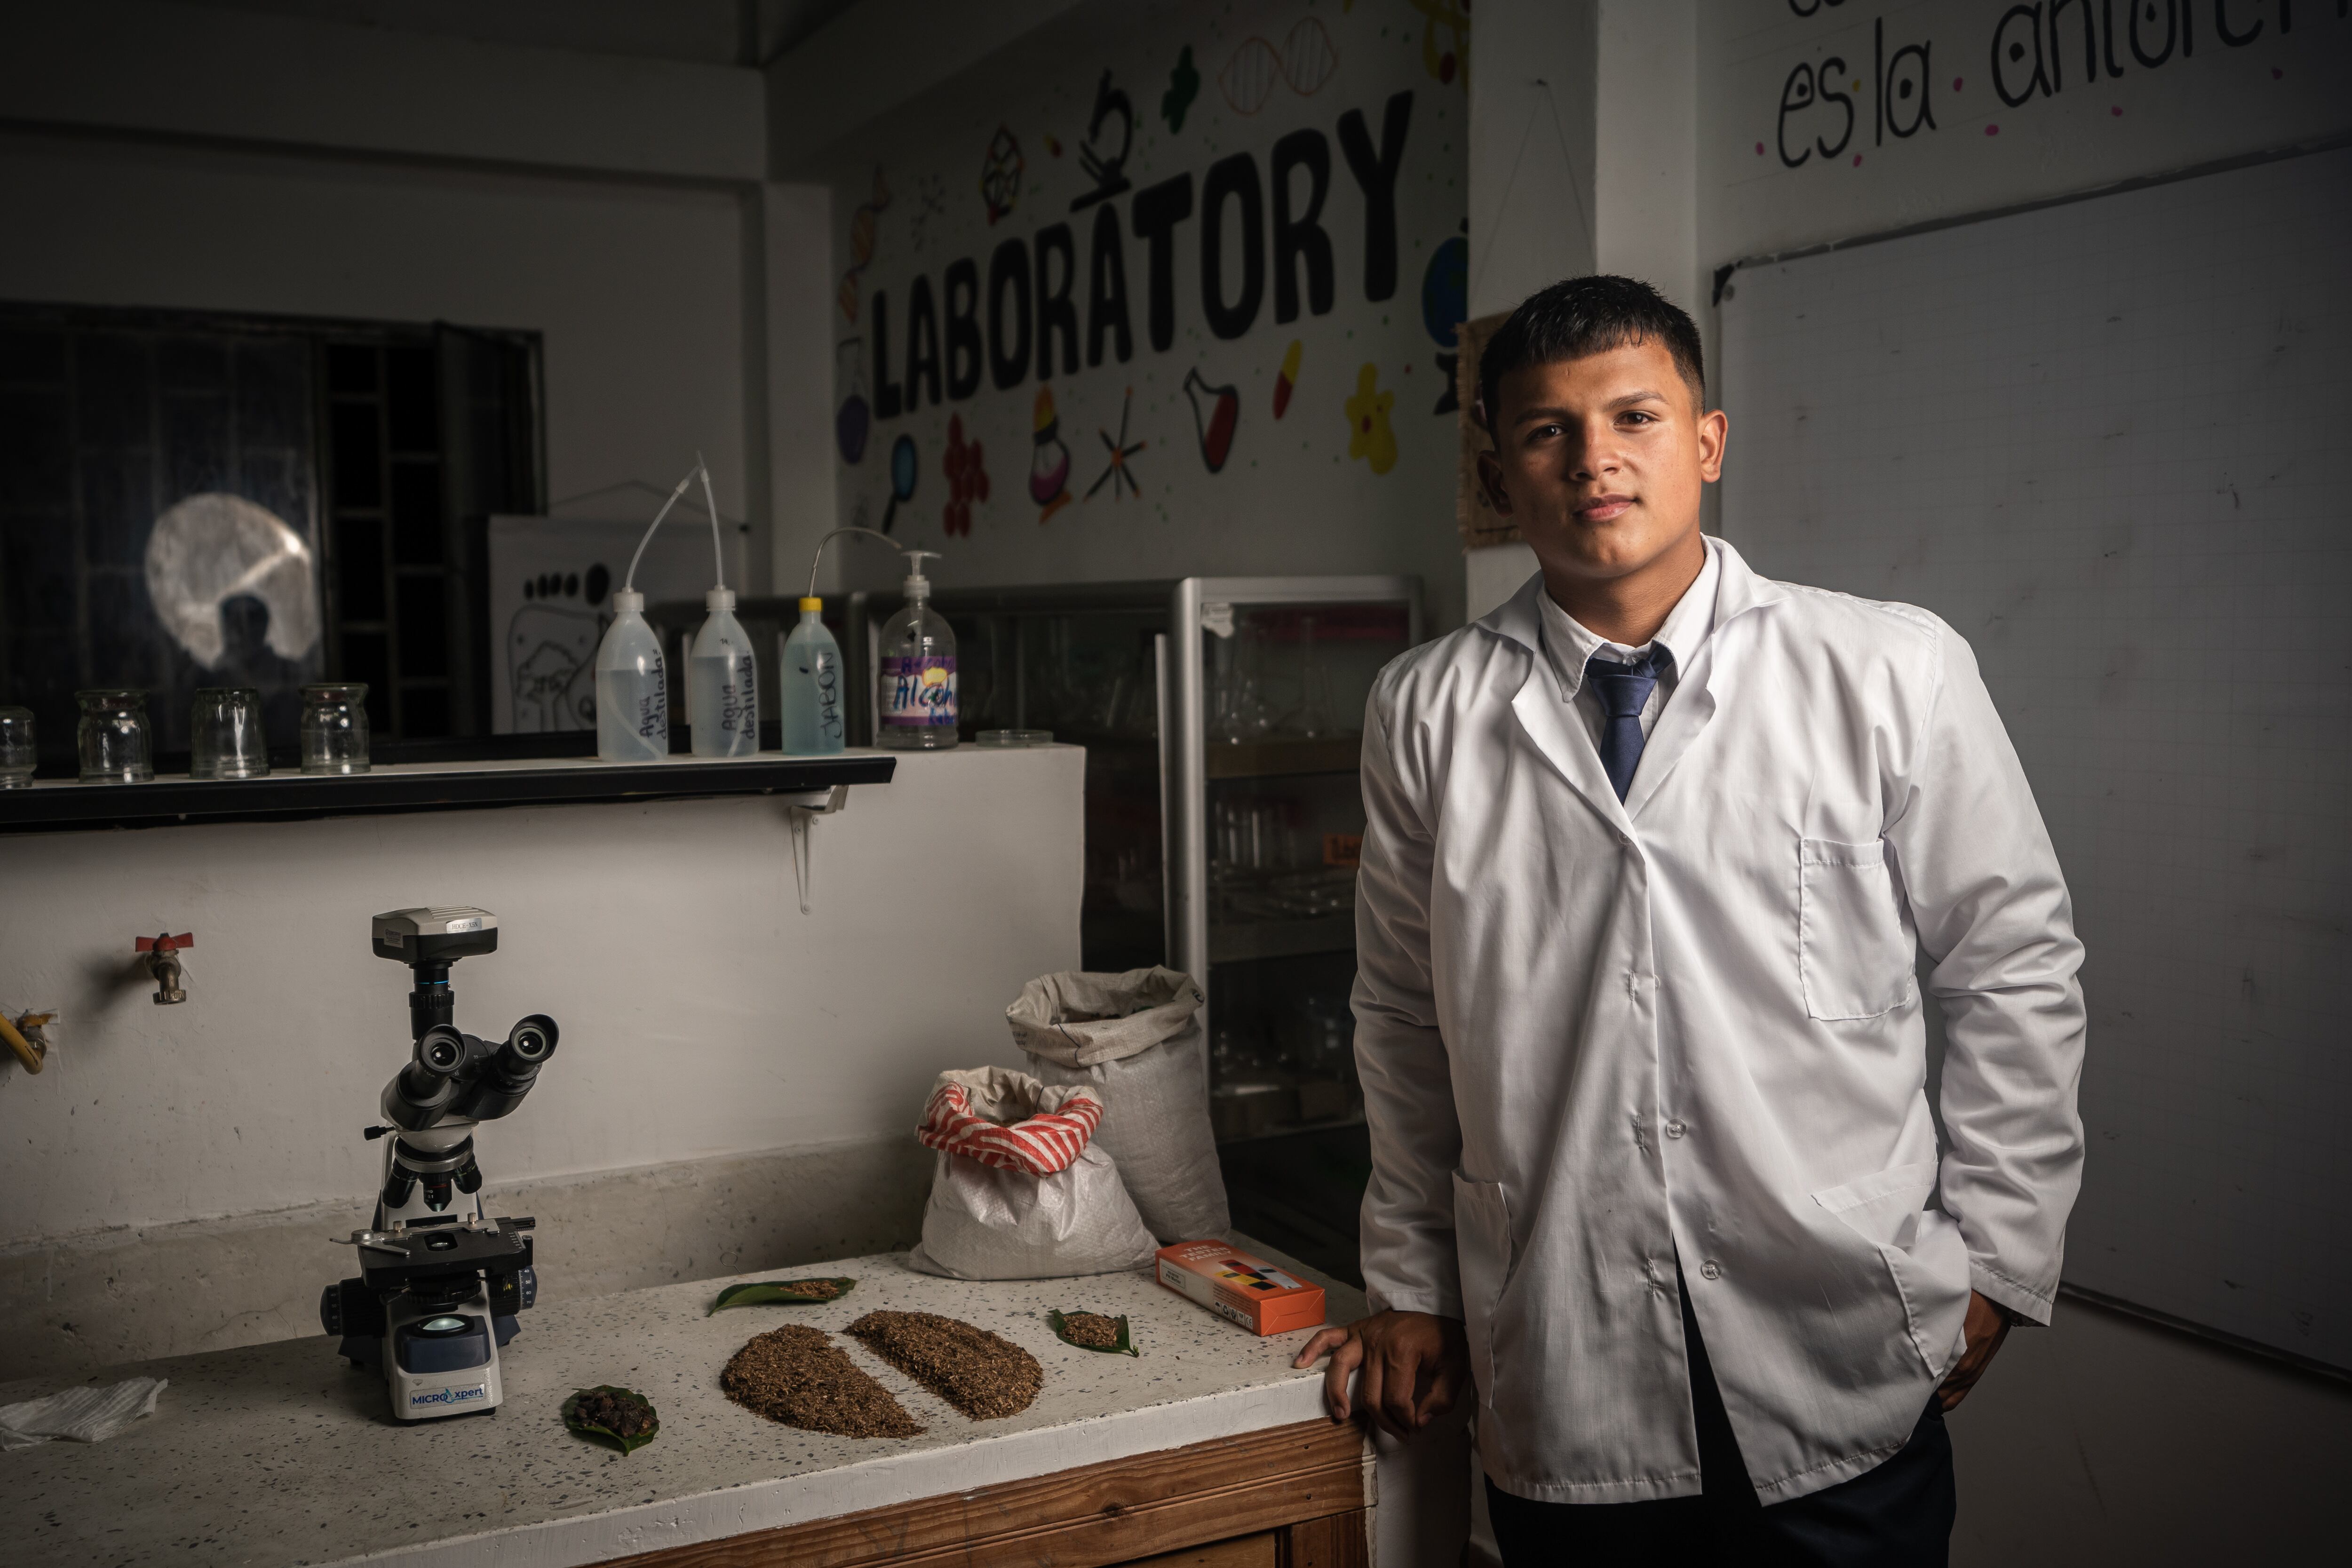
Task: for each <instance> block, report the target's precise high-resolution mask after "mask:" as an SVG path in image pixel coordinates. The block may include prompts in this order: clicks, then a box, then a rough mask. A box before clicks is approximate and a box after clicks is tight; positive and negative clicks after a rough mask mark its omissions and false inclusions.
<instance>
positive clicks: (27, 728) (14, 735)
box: [0, 708, 39, 789]
mask: <svg viewBox="0 0 2352 1568" xmlns="http://www.w3.org/2000/svg"><path fill="white" fill-rule="evenodd" d="M38 760H39V753H38V752H37V750H36V748H35V747H34V745H33V710H31V709H29V708H0V789H30V788H32V787H33V764H34V763H36V762H37V761H38Z"/></svg>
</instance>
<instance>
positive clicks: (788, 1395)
mask: <svg viewBox="0 0 2352 1568" xmlns="http://www.w3.org/2000/svg"><path fill="white" fill-rule="evenodd" d="M719 1387H721V1388H723V1389H725V1390H726V1391H727V1397H728V1398H730V1399H731V1400H733V1401H734V1402H735V1403H736V1404H738V1405H741V1406H743V1407H744V1408H745V1409H746V1410H752V1411H756V1412H758V1413H759V1414H760V1415H764V1416H766V1417H767V1418H768V1419H769V1420H771V1421H781V1422H782V1423H783V1424H784V1425H785V1426H797V1427H799V1428H801V1430H803V1431H804V1432H834V1433H838V1434H839V1435H841V1436H845V1437H912V1436H918V1435H919V1434H920V1433H921V1432H922V1430H923V1428H922V1427H921V1426H920V1425H919V1424H918V1423H917V1422H916V1420H915V1418H914V1417H913V1416H911V1415H908V1414H907V1410H906V1406H904V1405H900V1404H899V1403H898V1400H897V1399H896V1398H894V1397H892V1395H891V1393H890V1391H889V1390H888V1389H887V1388H885V1387H883V1386H882V1385H881V1384H878V1383H877V1382H875V1381H874V1379H873V1378H871V1377H869V1376H867V1375H866V1373H864V1372H861V1371H860V1370H858V1367H857V1364H856V1363H855V1362H853V1361H851V1360H850V1359H849V1357H848V1356H847V1355H845V1354H844V1353H843V1352H842V1350H841V1347H840V1346H838V1345H836V1344H835V1343H834V1342H832V1341H831V1340H830V1339H828V1338H827V1337H826V1336H825V1333H824V1330H822V1329H812V1328H810V1327H808V1326H807V1325H806V1324H804V1323H787V1324H785V1325H784V1326H783V1327H782V1328H781V1329H771V1330H769V1331H767V1332H766V1333H764V1334H760V1335H756V1336H754V1337H753V1338H752V1339H751V1342H749V1343H747V1344H745V1345H744V1347H743V1348H742V1349H741V1350H740V1351H737V1352H735V1356H734V1359H733V1360H731V1361H730V1362H729V1363H727V1370H726V1371H725V1372H723V1373H720V1374H719Z"/></svg>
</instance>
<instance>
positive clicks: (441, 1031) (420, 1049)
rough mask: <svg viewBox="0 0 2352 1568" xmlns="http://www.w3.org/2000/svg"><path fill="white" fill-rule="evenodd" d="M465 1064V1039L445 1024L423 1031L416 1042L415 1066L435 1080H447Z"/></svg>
mask: <svg viewBox="0 0 2352 1568" xmlns="http://www.w3.org/2000/svg"><path fill="white" fill-rule="evenodd" d="M465 1062H466V1037H465V1036H463V1035H461V1034H459V1033H458V1032H457V1030H456V1029H453V1028H451V1027H450V1026H447V1025H446V1024H437V1025H436V1026H433V1027H432V1028H430V1029H427V1030H425V1033H424V1035H423V1036H422V1037H419V1038H418V1040H417V1042H416V1065H417V1066H418V1067H421V1068H424V1069H425V1071H426V1072H427V1073H430V1074H431V1075H432V1076H433V1077H435V1078H447V1077H448V1076H449V1075H450V1074H452V1073H454V1072H456V1071H457V1069H458V1068H461V1067H463V1066H464V1065H465Z"/></svg>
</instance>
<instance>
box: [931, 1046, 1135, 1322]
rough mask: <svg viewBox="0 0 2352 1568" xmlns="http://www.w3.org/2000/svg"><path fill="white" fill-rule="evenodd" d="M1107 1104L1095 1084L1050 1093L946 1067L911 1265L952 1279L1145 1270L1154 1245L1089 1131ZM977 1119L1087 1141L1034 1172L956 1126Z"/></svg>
mask: <svg viewBox="0 0 2352 1568" xmlns="http://www.w3.org/2000/svg"><path fill="white" fill-rule="evenodd" d="M950 1091H952V1092H950ZM1103 1100H1104V1095H1103V1091H1102V1090H1100V1089H1070V1088H1048V1087H1047V1086H1046V1085H1045V1084H1043V1083H1040V1082H1039V1081H1038V1080H1037V1079H1034V1078H1031V1077H1030V1076H1028V1075H1027V1074H1026V1073H1018V1072H1014V1071H1013V1070H1012V1069H1011V1068H973V1069H971V1070H969V1071H961V1072H945V1073H941V1074H940V1079H939V1083H938V1085H937V1086H936V1087H935V1088H934V1089H932V1094H931V1101H930V1104H929V1106H927V1107H926V1109H925V1113H924V1127H923V1140H924V1142H926V1143H928V1144H929V1145H931V1146H932V1147H934V1148H937V1149H939V1151H940V1152H939V1165H938V1168H937V1170H936V1171H934V1173H932V1177H931V1195H930V1200H929V1203H928V1204H926V1205H924V1209H923V1239H922V1244H921V1245H920V1246H919V1247H916V1248H915V1250H914V1252H913V1254H912V1255H911V1256H909V1257H908V1260H907V1261H908V1264H909V1265H910V1266H912V1267H913V1268H918V1269H920V1270H921V1271H923V1272H924V1273H926V1274H943V1275H946V1276H947V1277H949V1278H950V1279H1060V1278H1065V1277H1067V1276H1071V1275H1078V1274H1110V1273H1115V1272H1118V1271H1120V1270H1123V1269H1129V1268H1144V1267H1147V1266H1148V1265H1150V1262H1151V1259H1152V1254H1153V1252H1154V1251H1155V1250H1156V1248H1155V1247H1154V1244H1153V1242H1152V1239H1151V1234H1150V1232H1149V1231H1147V1230H1145V1229H1144V1228H1143V1222H1142V1220H1140V1219H1139V1218H1138V1217H1137V1216H1136V1212H1135V1204H1134V1202H1133V1200H1131V1199H1130V1198H1129V1196H1128V1195H1127V1188H1126V1186H1125V1185H1124V1184H1122V1183H1121V1182H1120V1180H1119V1173H1118V1163H1117V1162H1115V1161H1114V1160H1113V1159H1112V1158H1111V1157H1110V1156H1109V1155H1108V1154H1107V1153H1105V1152H1103V1151H1102V1150H1101V1149H1099V1148H1097V1147H1096V1146H1095V1144H1094V1142H1093V1141H1092V1140H1091V1139H1090V1138H1089V1137H1088V1136H1087V1128H1088V1126H1089V1125H1090V1124H1091V1123H1092V1122H1093V1121H1095V1120H1097V1119H1098V1118H1099V1115H1100V1113H1101V1108H1102V1101H1103ZM975 1122H982V1123H988V1124H993V1125H996V1126H1008V1127H1012V1128H1013V1129H1015V1130H1020V1129H1023V1128H1028V1129H1036V1130H1040V1140H1039V1141H1041V1142H1045V1143H1060V1144H1063V1145H1065V1146H1066V1145H1068V1144H1070V1143H1073V1142H1075V1143H1077V1144H1080V1145H1081V1146H1080V1147H1078V1149H1077V1152H1076V1157H1075V1158H1073V1159H1070V1160H1069V1162H1068V1163H1067V1164H1066V1165H1065V1166H1064V1167H1063V1168H1061V1169H1059V1170H1056V1171H1054V1172H1053V1173H1050V1174H1045V1175H1036V1174H1032V1173H1030V1172H1029V1171H1028V1170H1025V1169H1020V1168H1017V1164H1018V1162H1017V1161H1012V1162H1011V1163H993V1162H996V1161H999V1160H1011V1157H1010V1156H1008V1155H1006V1154H1004V1153H1003V1152H1000V1151H996V1150H991V1149H988V1148H986V1147H984V1145H987V1144H991V1143H995V1144H1002V1143H1003V1142H1004V1141H1003V1140H1001V1139H992V1138H989V1137H987V1136H986V1135H985V1132H984V1131H982V1136H980V1137H978V1138H973V1137H971V1136H967V1135H963V1134H961V1133H960V1132H959V1131H958V1129H959V1126H961V1128H962V1129H964V1130H967V1131H969V1130H971V1128H972V1127H973V1124H974V1123H975ZM958 1147H968V1148H972V1149H975V1150H978V1151H980V1152H982V1153H984V1154H986V1155H987V1157H988V1159H989V1160H990V1161H991V1162H992V1163H983V1162H982V1159H981V1158H975V1157H974V1156H973V1155H972V1154H966V1153H960V1152H955V1150H956V1149H957V1148H958ZM1055 1158H1058V1156H1056V1157H1055Z"/></svg>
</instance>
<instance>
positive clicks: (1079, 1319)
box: [1062, 1312, 1118, 1351]
mask: <svg viewBox="0 0 2352 1568" xmlns="http://www.w3.org/2000/svg"><path fill="white" fill-rule="evenodd" d="M1062 1325H1063V1328H1064V1330H1065V1331H1066V1333H1067V1335H1068V1337H1069V1340H1070V1342H1071V1343H1073V1344H1080V1345H1084V1346H1086V1347H1087V1349H1088V1350H1091V1351H1107V1350H1108V1349H1110V1348H1111V1346H1113V1345H1115V1344H1117V1343H1118V1319H1117V1318H1106V1317H1104V1316H1103V1315H1102V1314H1101V1313H1100V1312H1069V1313H1066V1314H1065V1315H1064V1316H1063V1318H1062Z"/></svg>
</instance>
